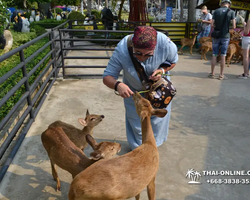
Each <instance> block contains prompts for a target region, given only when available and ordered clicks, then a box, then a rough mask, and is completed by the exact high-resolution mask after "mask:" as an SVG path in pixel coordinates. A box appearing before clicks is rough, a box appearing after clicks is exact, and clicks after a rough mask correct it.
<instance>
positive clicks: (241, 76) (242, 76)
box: [238, 74, 248, 79]
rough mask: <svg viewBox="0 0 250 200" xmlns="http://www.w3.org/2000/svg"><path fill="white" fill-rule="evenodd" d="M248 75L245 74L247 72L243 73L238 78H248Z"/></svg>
mask: <svg viewBox="0 0 250 200" xmlns="http://www.w3.org/2000/svg"><path fill="white" fill-rule="evenodd" d="M247 77H248V75H247V76H245V74H241V75H239V76H238V78H240V79H247Z"/></svg>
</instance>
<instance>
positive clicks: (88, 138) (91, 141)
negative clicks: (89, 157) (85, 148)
mask: <svg viewBox="0 0 250 200" xmlns="http://www.w3.org/2000/svg"><path fill="white" fill-rule="evenodd" d="M86 141H87V143H88V144H89V145H90V146H91V147H92V149H93V150H96V148H97V142H96V140H95V139H94V138H93V137H92V136H91V135H89V134H87V135H86Z"/></svg>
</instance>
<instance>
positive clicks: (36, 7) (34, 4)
mask: <svg viewBox="0 0 250 200" xmlns="http://www.w3.org/2000/svg"><path fill="white" fill-rule="evenodd" d="M28 5H30V7H31V8H35V9H38V3H37V2H36V1H33V2H31V1H29V2H28Z"/></svg>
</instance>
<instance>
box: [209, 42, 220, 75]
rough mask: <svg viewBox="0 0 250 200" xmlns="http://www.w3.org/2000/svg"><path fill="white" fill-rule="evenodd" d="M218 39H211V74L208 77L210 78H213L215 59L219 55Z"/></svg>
mask: <svg viewBox="0 0 250 200" xmlns="http://www.w3.org/2000/svg"><path fill="white" fill-rule="evenodd" d="M219 48H220V39H215V38H213V56H212V61H211V73H210V74H209V75H208V76H209V77H210V78H214V68H215V65H216V57H217V56H218V54H219Z"/></svg>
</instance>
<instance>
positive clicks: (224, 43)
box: [219, 38, 230, 80]
mask: <svg viewBox="0 0 250 200" xmlns="http://www.w3.org/2000/svg"><path fill="white" fill-rule="evenodd" d="M229 40H230V38H221V58H220V59H221V60H220V77H219V79H220V80H222V79H226V76H224V68H225V60H226V55H227V48H228V44H229Z"/></svg>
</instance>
